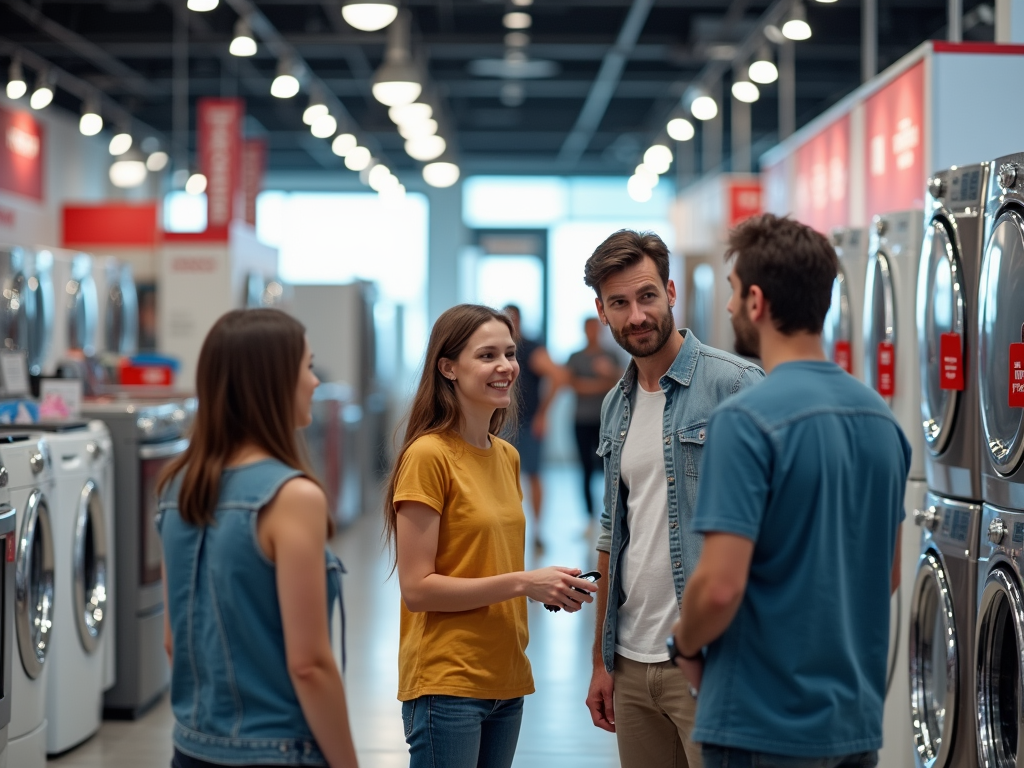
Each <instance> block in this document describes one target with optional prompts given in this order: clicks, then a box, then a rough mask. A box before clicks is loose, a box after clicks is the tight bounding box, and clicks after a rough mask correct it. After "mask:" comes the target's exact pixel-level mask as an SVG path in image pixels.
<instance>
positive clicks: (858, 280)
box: [822, 228, 868, 376]
mask: <svg viewBox="0 0 1024 768" xmlns="http://www.w3.org/2000/svg"><path fill="white" fill-rule="evenodd" d="M832 244H833V246H835V249H836V256H838V257H839V272H838V274H837V275H836V279H835V282H834V283H833V284H832V303H831V304H830V305H829V309H828V315H826V316H825V327H824V329H823V333H822V341H823V342H824V346H825V354H826V355H828V358H829V359H830V360H831V361H832V362H834V363H836V364H837V365H839V366H840V367H841V368H843V369H844V370H846V371H847V372H849V373H851V374H853V375H855V376H856V375H857V374H858V373H859V370H860V367H861V361H862V360H863V357H864V354H863V348H864V340H863V337H862V328H861V312H863V310H864V271H865V269H866V264H867V257H868V238H867V233H866V232H865V231H864V230H863V229H852V228H851V229H847V228H837V229H834V230H833V231H832Z"/></svg>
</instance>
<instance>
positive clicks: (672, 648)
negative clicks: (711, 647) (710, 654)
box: [665, 635, 704, 662]
mask: <svg viewBox="0 0 1024 768" xmlns="http://www.w3.org/2000/svg"><path fill="white" fill-rule="evenodd" d="M665 647H666V648H667V649H668V660H669V661H671V662H675V660H676V659H683V660H684V661H697V660H698V659H703V658H704V649H703V648H701V649H699V650H698V651H697V652H696V653H695V654H693V656H687V655H686V654H685V653H683V652H682V651H680V650H679V648H678V647H677V646H676V636H675V635H669V636H668V639H667V640H665Z"/></svg>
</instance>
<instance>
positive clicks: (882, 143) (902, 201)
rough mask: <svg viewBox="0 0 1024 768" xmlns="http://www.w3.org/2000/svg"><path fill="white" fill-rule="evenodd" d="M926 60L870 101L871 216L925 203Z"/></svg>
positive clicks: (866, 107)
mask: <svg viewBox="0 0 1024 768" xmlns="http://www.w3.org/2000/svg"><path fill="white" fill-rule="evenodd" d="M924 90H925V89H924V62H920V63H918V64H915V65H914V66H912V67H911V68H910V69H908V70H907V71H906V72H904V73H903V74H901V75H900V76H899V77H897V78H896V79H895V80H893V81H892V82H891V83H889V84H888V85H886V86H885V87H884V88H882V89H880V90H879V91H878V92H877V93H875V94H873V95H872V96H871V97H870V98H869V99H868V100H867V101H866V102H865V103H864V115H865V117H864V141H865V146H864V160H865V162H866V163H867V172H868V173H867V179H866V182H867V183H866V184H865V187H864V190H865V194H866V199H865V210H864V213H865V215H866V220H870V219H871V217H872V216H874V215H875V214H884V213H892V212H893V211H906V210H910V209H913V208H923V207H924V182H925V173H926V170H925V166H924V140H925V136H924V130H925V128H924Z"/></svg>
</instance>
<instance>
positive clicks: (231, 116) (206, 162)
mask: <svg viewBox="0 0 1024 768" xmlns="http://www.w3.org/2000/svg"><path fill="white" fill-rule="evenodd" d="M244 114H245V103H244V102H243V101H242V100H241V99H209V98H205V99H200V100H199V105H198V110H197V113H196V123H197V127H198V131H199V166H200V168H201V170H202V172H203V173H204V174H205V175H206V201H207V202H206V205H207V224H206V230H207V232H210V231H211V230H215V231H217V230H219V231H223V230H226V229H227V227H228V225H229V224H230V223H231V221H232V219H234V218H235V202H236V197H237V196H238V194H239V193H240V191H241V186H242V179H241V176H242V174H241V168H242V119H243V117H244Z"/></svg>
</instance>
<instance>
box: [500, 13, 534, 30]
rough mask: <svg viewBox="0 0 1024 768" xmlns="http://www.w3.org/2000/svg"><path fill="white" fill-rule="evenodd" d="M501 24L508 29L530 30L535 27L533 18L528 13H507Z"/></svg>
mask: <svg viewBox="0 0 1024 768" xmlns="http://www.w3.org/2000/svg"><path fill="white" fill-rule="evenodd" d="M501 23H502V24H504V25H505V28H506V29H529V28H530V27H531V26H533V18H532V17H531V16H530V14H528V13H523V12H522V11H513V12H512V13H506V14H505V15H504V16H503V17H502V19H501Z"/></svg>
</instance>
